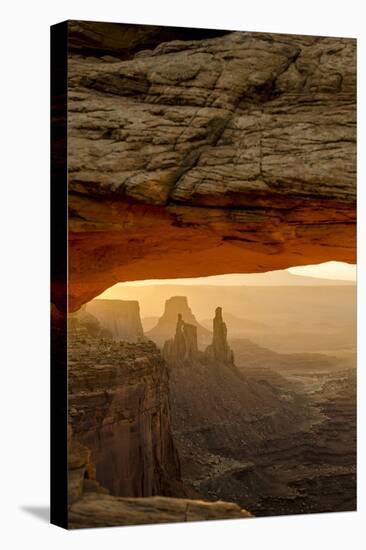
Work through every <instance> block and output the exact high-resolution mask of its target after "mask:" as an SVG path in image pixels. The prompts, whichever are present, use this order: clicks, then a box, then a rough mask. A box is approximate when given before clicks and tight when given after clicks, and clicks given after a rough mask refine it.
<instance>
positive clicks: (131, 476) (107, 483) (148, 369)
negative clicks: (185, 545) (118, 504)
mask: <svg viewBox="0 0 366 550" xmlns="http://www.w3.org/2000/svg"><path fill="white" fill-rule="evenodd" d="M68 391H69V421H70V424H71V426H72V429H73V434H74V438H75V440H76V441H77V442H78V443H81V444H82V445H84V446H85V447H87V449H89V450H90V451H91V460H92V461H93V462H94V464H95V467H96V479H97V480H98V482H100V483H101V485H102V486H103V487H105V488H107V489H108V490H109V491H110V492H111V494H112V495H117V496H134V497H139V496H141V497H145V496H151V495H156V494H160V495H169V494H174V495H175V496H177V495H183V494H184V492H183V488H182V487H181V484H180V469H179V460H178V456H177V453H176V450H175V447H174V444H173V440H172V435H171V420H170V406H169V387H168V372H167V368H166V365H165V363H164V361H163V359H162V357H161V355H160V352H159V351H158V349H157V348H156V346H155V345H154V344H153V343H152V342H145V343H139V344H129V343H125V342H120V343H117V342H113V341H111V340H105V339H104V340H100V339H98V338H97V339H96V338H93V337H91V336H90V334H89V333H88V332H87V330H86V329H85V328H83V327H78V328H76V329H75V330H73V331H70V334H69V362H68Z"/></svg>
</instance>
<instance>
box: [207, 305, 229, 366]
mask: <svg viewBox="0 0 366 550" xmlns="http://www.w3.org/2000/svg"><path fill="white" fill-rule="evenodd" d="M205 355H206V356H208V357H209V358H210V359H211V360H213V361H216V362H219V363H231V364H234V354H233V352H232V350H231V349H230V347H229V344H228V343H227V328H226V324H225V322H224V320H223V318H222V308H221V307H217V308H216V312H215V318H214V320H213V338H212V344H210V345H209V346H208V347H207V348H206V351H205Z"/></svg>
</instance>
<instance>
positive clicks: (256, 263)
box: [68, 22, 356, 308]
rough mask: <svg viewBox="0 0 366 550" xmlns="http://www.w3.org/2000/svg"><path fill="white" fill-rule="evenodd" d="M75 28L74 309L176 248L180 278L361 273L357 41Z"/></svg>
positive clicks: (71, 159)
mask: <svg viewBox="0 0 366 550" xmlns="http://www.w3.org/2000/svg"><path fill="white" fill-rule="evenodd" d="M70 25H71V30H72V32H71V33H70V55H69V91H68V123H69V156H68V165H69V207H70V254H71V256H73V253H74V251H77V254H75V258H73V259H72V261H71V262H70V269H71V272H70V278H71V307H72V308H75V307H78V306H79V305H80V303H83V302H84V301H85V299H90V298H91V297H93V296H95V294H96V292H98V291H99V292H100V291H102V290H103V289H104V288H106V287H107V286H110V285H111V284H113V282H115V281H116V280H117V279H118V280H128V279H131V278H133V279H138V278H146V276H142V270H141V272H140V269H139V268H138V266H136V262H139V261H142V260H144V261H145V263H146V266H145V267H147V270H148V271H151V275H150V278H152V276H153V277H161V276H163V277H172V276H174V271H175V269H174V266H173V263H174V262H175V259H174V257H173V256H174V253H175V251H176V250H177V248H179V247H181V248H182V254H183V256H184V258H185V260H184V262H183V264H184V265H187V264H190V266H189V267H188V268H187V269H186V270H184V269H183V273H182V270H181V269H180V276H183V275H184V276H195V275H205V274H213V273H212V266H210V265H208V264H210V263H212V262H211V260H210V258H211V256H212V254H213V252H212V251H213V250H214V251H215V255H216V257H217V258H218V259H219V260H220V257H222V258H223V259H224V261H222V262H220V261H217V262H216V263H217V264H220V263H221V265H222V264H223V263H225V265H227V267H228V269H229V270H231V271H232V270H233V269H234V268H236V269H237V264H239V267H240V266H241V267H240V269H239V271H246V272H250V271H263V270H267V269H276V268H279V267H288V266H289V265H301V264H302V263H316V262H317V261H325V260H327V259H336V260H344V261H354V230H355V199H356V186H355V177H356V161H355V154H356V153H355V139H356V134H355V116H356V110H355V104H356V95H355V79H356V68H355V59H356V57H355V52H356V41H355V40H353V39H345V38H328V37H311V36H296V35H280V34H273V35H271V34H260V33H250V32H230V33H226V34H223V35H221V36H220V35H216V36H213V37H209V38H207V37H204V38H201V37H199V34H197V33H196V39H193V40H192V39H190V35H189V34H187V33H186V34H185V31H184V29H183V30H181V31H180V34H179V33H178V34H176V35H175V34H174V32H173V31H172V30H171V31H170V32H171V34H169V33H168V34H164V32H165V33H167V32H168V31H167V30H166V29H165V31H164V32H163V31H161V30H160V31H159V32H160V39H161V40H162V41H161V42H160V43H158V36H159V32H156V31H154V32H155V34H154V32H153V30H154V28H152V27H141V26H138V27H136V28H135V30H134V29H132V30H131V27H133V26H131V25H127V26H124V25H120V26H119V27H118V28H119V30H118V28H114V30H113V33H112V34H111V33H109V34H108V33H106V31H105V29H104V28H103V27H101V26H99V27H98V25H105V24H89V27H87V29H85V24H84V27H83V24H82V23H79V27H77V23H75V22H71V23H70ZM80 25H81V26H80ZM90 25H94V27H90ZM75 29H76V30H75ZM136 29H137V30H138V31H139V32H137V30H136ZM186 31H187V29H186ZM196 31H197V30H196ZM93 32H94V37H93ZM197 32H198V31H197ZM213 32H217V33H218V34H219V33H220V31H213ZM90 33H91V34H90ZM95 33H97V35H98V36H97V37H96V35H95ZM103 33H104V38H103ZM131 33H132V34H131ZM134 33H135V34H134ZM139 33H140V34H139ZM144 33H145V34H144ZM132 35H133V36H135V41H133V40H132V41H131V36H132ZM176 36H178V37H179V39H178V40H176V39H174V38H175V37H176ZM128 37H130V39H129V40H127V39H128ZM197 37H198V38H197ZM112 38H113V40H112ZM164 39H165V40H166V41H164ZM83 40H84V43H85V44H86V46H85V48H83V47H82V44H83ZM111 40H112V42H111ZM108 41H109V42H108ZM91 42H92V47H91V46H90V44H91ZM103 43H105V44H107V43H108V44H109V45H108V48H107V49H106V48H103V47H102V46H101V44H103ZM138 43H139V44H138ZM98 44H99V46H98ZM128 44H130V46H128ZM113 52H114V54H113ZM142 217H143V218H144V221H142V220H141V218H142ZM145 226H146V227H145ZM330 226H331V227H330ZM147 227H149V228H150V230H148V229H147ZM155 231H157V234H158V235H159V239H156V238H155V239H154V235H151V233H152V234H154V232H155ZM335 235H337V238H335ZM201 239H202V240H203V241H204V242H205V243H206V244H197V243H199V242H200V240H201ZM179 242H182V243H183V242H184V247H183V246H182V245H179ZM145 245H146V246H145ZM118 247H120V248H122V249H123V250H124V255H123V258H121V256H120V255H119V254H118V252H116V250H117V249H118ZM196 248H197V249H198V250H197V252H198V253H199V254H201V257H202V258H205V259H204V265H205V266H206V268H203V266H202V265H201V262H200V261H199V259H198V260H197V258H196V256H195V255H193V256H192V251H193V249H196ZM238 248H239V249H240V251H239V250H238ZM299 248H300V250H301V252H299V250H298V249H299ZM101 249H102V251H103V267H102V266H101V265H99V260H100V250H101ZM233 249H234V250H233ZM167 250H169V251H170V254H172V257H171V261H170V262H167V263H169V264H170V266H171V268H169V266H167V265H165V266H164V267H163V268H160V267H159V265H158V264H159V262H160V260H161V259H162V258H163V256H164V255H166V253H167ZM209 250H210V251H211V252H208V251H209ZM173 251H174V252H173ZM187 251H189V253H190V256H189V257H188V256H187ZM223 252H224V254H223ZM239 252H240V254H241V257H240V259H238V253H239ZM91 254H92V255H93V258H94V261H93V262H92V261H90V262H89V265H88V266H87V268H86V264H87V260H88V259H90V260H91V258H90V255H91ZM207 255H208V256H209V257H210V258H207ZM80 256H83V261H82V262H81V260H80ZM274 256H275V258H274ZM296 256H300V257H296ZM132 263H134V264H135V268H136V269H132V267H131V264H132ZM163 263H164V260H163ZM122 264H123V265H122ZM192 264H194V265H196V266H197V267H196V269H192ZM243 264H244V265H245V269H244V267H243ZM150 265H151V269H150V267H149V266H150ZM185 271H187V273H185ZM216 272H217V268H216ZM102 273H103V277H102V279H104V281H105V282H104V283H102V282H101V275H102ZM107 279H108V281H107ZM82 295H83V296H82ZM73 304H74V305H73Z"/></svg>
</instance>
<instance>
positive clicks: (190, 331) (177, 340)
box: [163, 313, 199, 364]
mask: <svg viewBox="0 0 366 550" xmlns="http://www.w3.org/2000/svg"><path fill="white" fill-rule="evenodd" d="M198 353H199V352H198V345H197V327H195V326H194V325H191V324H189V323H186V322H184V321H183V319H182V314H181V313H179V314H178V321H177V326H176V330H175V336H174V338H173V339H170V340H167V341H166V342H165V344H164V347H163V357H164V359H165V360H166V361H167V362H168V363H169V364H182V363H191V362H192V361H193V360H194V359H196V358H197V356H198Z"/></svg>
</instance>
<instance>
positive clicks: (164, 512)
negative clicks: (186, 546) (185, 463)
mask: <svg viewBox="0 0 366 550" xmlns="http://www.w3.org/2000/svg"><path fill="white" fill-rule="evenodd" d="M248 517H251V514H249V513H248V512H247V511H246V510H243V509H241V508H240V506H238V505H237V504H232V503H228V502H221V501H218V502H205V501H202V500H190V499H180V498H169V497H148V498H117V497H111V496H109V495H101V494H98V493H92V494H89V495H87V496H84V497H83V498H82V499H80V500H79V501H77V502H75V503H74V504H73V505H72V506H71V508H70V511H69V527H70V528H72V529H75V528H81V527H112V526H115V525H141V524H147V523H172V522H184V521H205V520H213V519H235V518H248Z"/></svg>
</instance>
